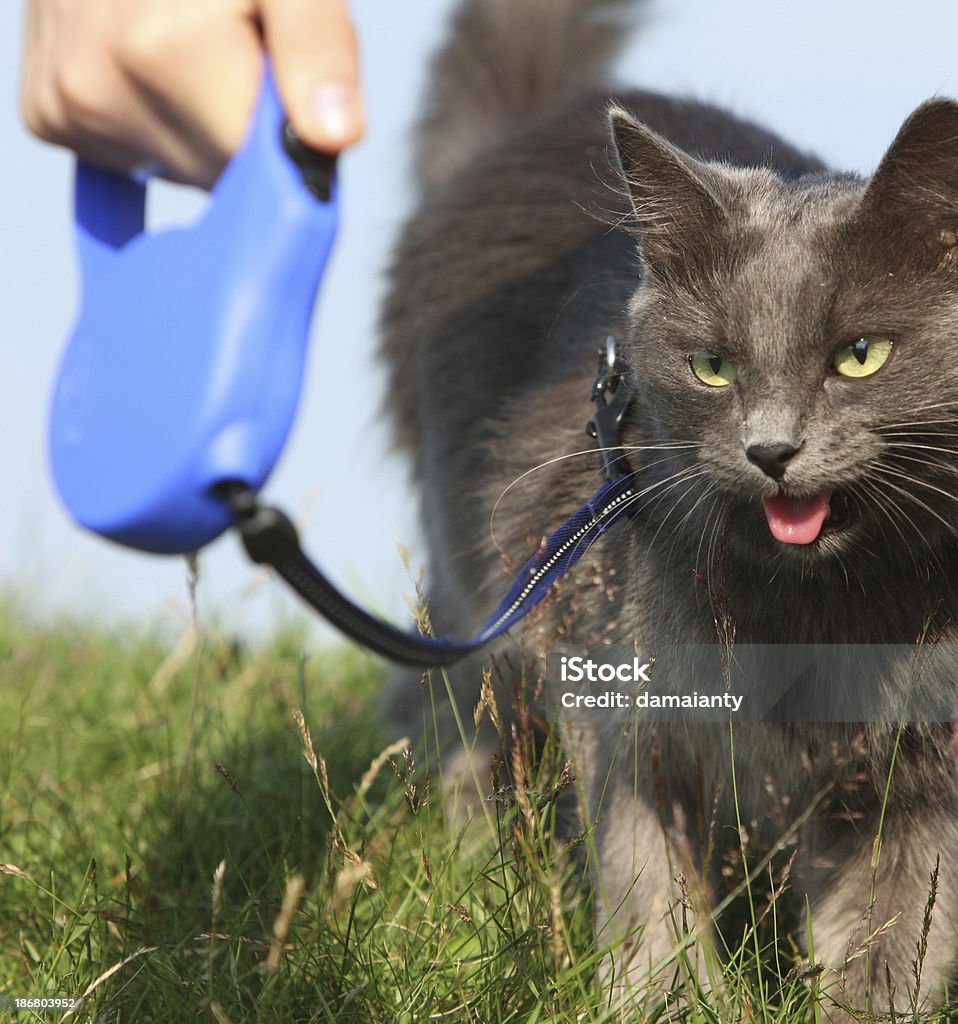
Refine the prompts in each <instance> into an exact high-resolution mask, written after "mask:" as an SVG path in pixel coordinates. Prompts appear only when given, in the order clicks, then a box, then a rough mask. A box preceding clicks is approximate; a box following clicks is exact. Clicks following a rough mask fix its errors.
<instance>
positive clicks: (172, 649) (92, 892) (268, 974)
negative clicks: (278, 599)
mask: <svg viewBox="0 0 958 1024" xmlns="http://www.w3.org/2000/svg"><path fill="white" fill-rule="evenodd" d="M306 651H307V642H306V633H305V631H297V630H295V629H293V630H289V631H287V632H286V633H284V634H282V635H279V636H276V637H275V638H274V639H272V640H271V641H270V642H268V643H264V644H262V645H261V646H259V647H256V648H249V649H247V648H244V647H242V646H239V645H237V644H236V643H234V642H231V641H230V639H229V638H226V637H223V636H220V635H217V634H216V633H215V631H214V632H203V631H200V632H194V631H193V630H192V629H188V630H186V631H185V632H184V634H183V635H182V636H181V637H179V638H173V639H172V641H170V640H163V639H161V638H160V637H159V636H158V634H156V633H155V632H151V631H148V630H142V631H139V632H137V631H133V630H130V629H128V628H127V629H122V630H121V629H114V630H109V631H107V630H104V629H101V628H96V627H91V626H89V625H86V626H83V625H76V624H70V623H60V624H58V625H55V626H53V627H49V628H40V627H38V626H35V625H32V624H31V623H30V621H28V619H27V618H25V617H24V616H22V615H20V614H18V613H17V612H16V611H15V610H14V606H13V603H12V602H10V601H8V602H6V603H5V604H3V605H0V994H4V993H5V994H8V995H13V994H15V995H32V996H53V995H63V996H74V997H80V996H82V997H83V1000H82V1004H81V1006H80V1009H79V1011H78V1013H77V1014H76V1015H75V1016H74V1017H67V1018H66V1019H68V1020H70V1019H80V1020H95V1021H103V1022H107V1021H109V1022H116V1024H119V1022H127V1021H128V1022H136V1024H149V1022H151V1021H157V1022H159V1021H162V1022H174V1024H175V1022H179V1021H194V1020H210V1021H215V1022H227V1021H232V1022H240V1021H264V1022H266V1021H283V1022H289V1024H294V1022H299V1021H303V1022H306V1021H356V1022H367V1021H390V1022H392V1021H409V1022H414V1021H415V1022H419V1021H431V1020H434V1021H468V1022H481V1024H494V1022H507V1021H517V1022H518V1021H527V1022H536V1021H558V1022H572V1021H576V1022H580V1021H586V1022H601V1021H615V1020H620V1019H623V1017H622V1015H621V1014H619V1012H618V1011H616V1010H615V1009H614V1008H610V1007H609V1005H608V1001H607V997H606V996H605V995H604V994H603V991H602V987H601V985H600V984H599V983H598V981H597V963H598V961H599V959H600V953H601V951H597V950H596V949H595V946H594V942H593V939H592V925H591V908H590V903H589V900H588V898H587V896H586V895H585V886H584V884H583V861H584V859H585V855H586V852H587V850H588V847H589V841H588V837H584V838H583V841H582V842H581V844H580V846H579V849H578V850H569V849H568V848H567V845H566V844H565V843H563V842H562V841H560V840H559V839H558V838H557V836H556V816H557V811H556V806H557V802H558V801H557V800H556V799H555V797H556V796H557V792H558V789H559V788H561V786H562V784H563V782H564V781H566V780H565V779H564V777H563V775H562V770H563V761H562V756H561V752H560V751H559V750H557V749H556V748H555V746H554V745H553V744H551V743H547V744H546V749H545V750H544V751H542V752H541V753H540V754H533V752H532V744H531V742H528V743H526V742H523V743H522V744H520V747H519V753H518V754H516V755H515V757H517V758H518V760H514V762H513V764H512V765H511V766H510V767H511V769H512V778H513V779H516V778H519V779H524V782H520V783H519V784H518V785H509V784H507V783H506V781H505V779H506V778H507V777H508V775H509V773H508V772H506V771H505V770H504V771H503V773H502V781H501V785H500V787H499V788H498V790H497V792H496V793H495V795H494V798H493V799H492V800H490V801H489V802H488V804H487V806H486V811H488V814H487V815H480V816H478V818H477V819H476V821H474V822H473V824H472V825H471V826H469V827H468V828H465V829H463V828H454V827H451V826H449V825H448V824H446V822H445V821H444V815H443V806H442V799H441V796H440V793H441V789H442V785H441V783H442V780H441V777H440V775H441V772H440V769H439V766H438V765H437V764H429V763H427V762H426V761H425V760H423V761H422V763H416V761H415V760H414V759H413V758H412V756H411V755H407V754H405V753H404V752H403V748H404V746H405V744H403V743H401V742H397V739H398V738H397V737H395V736H393V735H390V734H389V733H388V732H387V731H386V730H385V727H384V726H383V725H382V724H381V716H380V714H379V707H380V701H381V691H382V676H383V673H382V670H381V668H380V667H379V666H378V665H377V664H376V663H375V662H373V661H371V660H369V659H367V658H365V657H364V656H362V655H359V654H357V653H355V652H354V651H352V650H349V649H346V648H342V649H336V650H334V651H332V652H331V653H322V654H315V653H313V654H307V653H306ZM439 685H440V687H441V681H439ZM478 690H479V687H478V686H477V692H478ZM462 717H463V720H464V721H465V722H466V723H467V726H466V728H467V729H468V728H470V727H471V721H472V717H471V709H463V716H462ZM758 867H759V870H763V871H765V872H766V873H768V875H769V877H768V879H767V885H766V887H767V888H768V889H769V890H770V891H773V890H774V889H775V888H776V887H777V886H779V885H780V881H781V880H780V879H779V878H777V877H776V876H774V874H773V873H772V872H771V870H770V868H769V867H768V866H767V865H765V866H762V865H759V866H758ZM781 888H782V889H784V888H785V886H784V884H782V885H781ZM776 908H777V904H776V903H775V902H774V901H773V903H772V905H771V907H770V910H771V912H768V909H767V910H766V912H765V915H764V921H763V924H762V928H761V929H759V930H757V931H754V932H753V931H752V930H750V929H746V932H745V935H744V937H743V941H742V943H741V947H740V948H739V949H737V950H733V951H732V953H731V955H730V956H729V957H728V958H726V960H725V961H724V962H723V963H721V964H719V963H718V961H717V960H716V959H715V958H714V957H712V959H711V960H710V962H709V971H710V973H711V975H712V976H717V975H718V974H723V975H724V976H725V982H726V984H725V985H724V987H723V988H722V995H721V997H718V996H713V995H710V994H708V993H705V992H702V991H701V990H698V989H697V988H696V986H695V983H694V982H693V981H692V980H691V979H692V975H693V972H692V971H691V970H690V969H689V967H688V964H689V961H690V959H692V958H695V957H698V956H709V955H710V954H709V951H708V949H707V948H705V946H704V945H699V946H696V945H694V944H691V943H687V942H684V940H683V942H679V943H677V946H678V947H679V949H678V952H677V955H676V958H675V962H674V963H673V964H671V965H669V966H668V968H667V969H666V971H665V972H664V974H663V979H664V980H663V984H662V990H661V992H658V993H653V994H652V998H651V999H650V1001H649V1004H648V1006H647V1008H646V1010H645V1012H644V1018H643V1019H663V1020H664V1019H666V1018H668V1017H669V1014H670V1013H671V1014H672V1016H671V1018H670V1019H677V1018H676V1015H675V1007H676V1006H680V1007H681V1009H680V1011H679V1013H678V1017H681V1019H683V1020H688V1021H690V1022H703V1024H712V1022H719V1021H739V1020H756V1021H783V1022H797V1021H800V1020H812V1019H814V1018H815V1017H816V1016H819V1017H820V1014H815V1013H813V1006H812V1003H813V995H814V992H815V987H814V986H815V985H816V978H815V977H814V974H812V975H810V976H802V972H801V958H800V957H799V956H798V954H797V952H795V954H794V956H792V958H791V959H790V960H789V959H788V955H787V949H788V941H787V937H786V936H782V935H779V934H778V924H777V912H776ZM682 913H683V908H681V907H678V908H676V930H677V934H679V935H680V936H683V925H682V920H681V918H682ZM772 945H774V946H775V947H776V948H777V949H779V950H782V949H784V950H785V951H786V952H785V953H777V954H774V953H772V952H770V950H771V948H772ZM776 957H777V958H778V960H779V970H778V972H777V973H776V974H775V977H774V980H772V978H770V975H769V970H768V969H767V968H762V967H761V966H760V963H761V961H763V960H764V961H765V962H766V963H768V962H774V961H775V960H776ZM666 989H668V990H670V991H672V992H673V993H675V994H676V995H675V997H673V996H669V998H668V1000H666V999H665V992H666ZM676 1000H677V1001H676ZM823 1005H826V1004H823ZM61 1016H62V1015H61V1014H58V1013H50V1012H43V1013H37V1014H32V1013H28V1012H23V1013H21V1014H20V1015H19V1016H18V1017H17V1018H16V1019H17V1020H18V1021H29V1020H43V1021H49V1020H54V1019H60V1017H61ZM0 1019H3V1011H0ZM625 1019H636V1018H635V1017H634V1016H631V1015H626V1017H625Z"/></svg>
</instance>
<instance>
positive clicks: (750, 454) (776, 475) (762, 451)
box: [745, 443, 798, 480]
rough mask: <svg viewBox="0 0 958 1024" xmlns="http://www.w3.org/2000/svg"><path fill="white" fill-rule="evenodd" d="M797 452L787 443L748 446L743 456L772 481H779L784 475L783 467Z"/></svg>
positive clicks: (796, 449)
mask: <svg viewBox="0 0 958 1024" xmlns="http://www.w3.org/2000/svg"><path fill="white" fill-rule="evenodd" d="M797 451H798V448H796V447H795V446H794V445H792V444H787V443H782V444H750V445H749V446H748V448H746V449H745V456H746V458H747V459H748V461H749V462H751V463H754V464H755V465H756V466H758V468H759V469H760V470H761V471H762V472H763V473H765V474H767V475H768V476H770V477H771V478H772V479H773V480H781V479H782V477H783V476H784V475H785V467H786V466H787V465H788V462H789V460H790V459H791V458H792V456H793V455H794V454H795V453H796V452H797Z"/></svg>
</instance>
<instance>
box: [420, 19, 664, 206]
mask: <svg viewBox="0 0 958 1024" xmlns="http://www.w3.org/2000/svg"><path fill="white" fill-rule="evenodd" d="M645 7H646V0H464V2H462V3H460V4H459V6H458V8H457V9H456V10H455V12H454V14H453V16H452V21H451V25H450V27H449V30H448V33H447V37H446V42H445V44H444V45H443V47H442V48H441V49H440V50H439V52H438V53H437V54H436V56H435V57H434V58H433V62H432V68H431V71H430V75H429V79H428V82H427V98H426V102H425V103H424V104H423V106H424V111H425V112H424V114H423V116H422V118H421V119H420V122H419V145H418V150H417V157H416V174H417V178H418V180H419V183H420V185H421V187H422V188H423V189H424V190H428V189H431V188H434V187H437V186H441V185H442V184H443V183H445V182H446V181H448V180H449V179H450V178H453V177H455V175H456V173H457V172H458V171H459V170H461V169H463V168H464V167H466V166H467V165H468V164H469V163H470V162H471V160H472V159H473V158H474V157H475V156H476V155H478V154H479V153H481V152H483V151H484V150H487V149H488V148H490V147H492V146H495V145H496V144H498V143H499V142H500V140H502V139H503V138H505V137H506V136H508V135H509V134H511V132H513V131H514V130H515V129H517V128H518V127H520V126H521V125H522V124H523V123H524V122H526V121H528V120H530V119H532V118H534V117H535V116H536V115H537V114H539V113H541V112H543V111H544V110H546V109H547V108H548V107H550V106H552V104H553V103H555V101H556V100H557V99H562V98H566V97H568V96H570V95H574V94H577V93H581V92H584V91H586V90H591V89H595V88H599V87H601V86H603V85H604V84H606V82H607V79H608V75H609V70H610V65H611V64H612V62H613V61H614V59H615V57H617V56H618V54H619V52H620V50H621V49H622V48H623V46H624V45H625V43H626V42H627V41H628V35H629V33H628V31H627V29H628V28H629V27H630V26H632V25H633V24H635V22H636V21H638V20H639V18H640V17H641V14H642V12H643V11H644V8H645Z"/></svg>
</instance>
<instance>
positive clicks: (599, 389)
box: [585, 334, 635, 480]
mask: <svg viewBox="0 0 958 1024" xmlns="http://www.w3.org/2000/svg"><path fill="white" fill-rule="evenodd" d="M627 373H628V365H627V364H626V363H625V362H623V361H622V360H621V359H619V358H618V356H617V355H616V351H615V336H614V335H612V334H610V335H608V336H607V337H606V339H605V351H604V352H600V353H599V372H598V375H597V376H596V378H595V381H594V382H593V384H592V402H593V404H594V405H595V414H594V415H593V417H592V419H591V420H589V422H588V423H587V424H586V428H585V431H586V433H587V434H588V435H589V437H594V438H595V439H596V440H597V441H598V442H599V454H600V455H601V456H602V464H603V466H604V467H605V475H606V479H607V480H616V479H618V478H619V477H620V476H625V475H626V474H628V473H631V472H632V469H631V467H630V465H629V461H628V459H627V458H626V455H625V452H624V451H623V450H622V448H621V447H620V442H621V433H622V420H623V419H624V418H625V414H626V413H627V412H628V410H629V406H630V405H631V404H632V400H633V398H634V397H635V391H634V389H633V388H632V385H631V384H629V383H628V381H627V380H626V377H627Z"/></svg>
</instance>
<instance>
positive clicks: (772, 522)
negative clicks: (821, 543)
mask: <svg viewBox="0 0 958 1024" xmlns="http://www.w3.org/2000/svg"><path fill="white" fill-rule="evenodd" d="M762 501H763V504H764V506H765V518H766V519H767V520H768V528H769V530H771V532H772V536H773V537H774V538H775V539H776V540H778V541H781V542H782V543H783V544H813V543H814V542H815V541H816V540H818V538H819V537H820V536H821V535H822V534H823V533H826V532H827V533H833V532H835V531H837V530H843V529H845V528H846V527H847V526H850V525H851V523H852V521H853V520H854V518H855V510H854V506H853V504H852V502H851V501H850V499H849V497H848V495H847V494H845V493H844V492H843V491H839V490H834V489H833V488H831V487H825V488H823V489H822V490H820V491H818V492H817V493H816V494H812V495H811V496H809V497H804V498H797V497H792V496H790V495H787V494H775V495H772V497H770V498H763V499H762Z"/></svg>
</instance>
